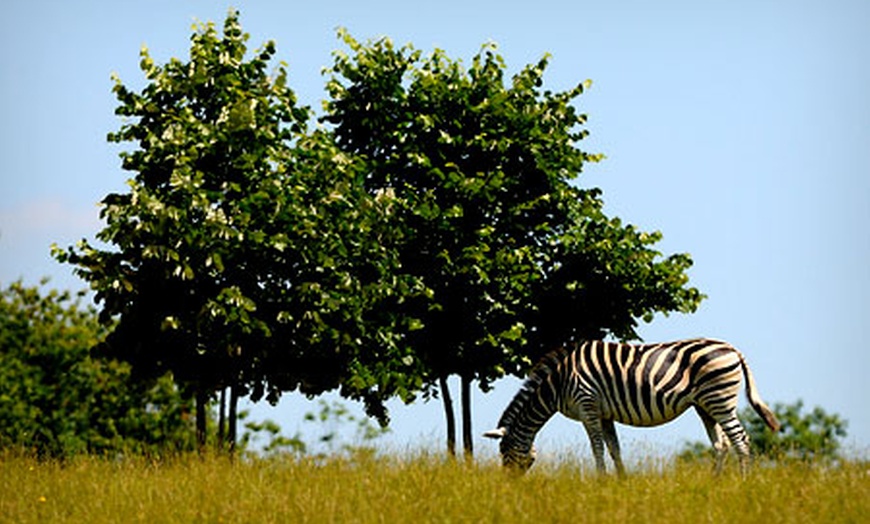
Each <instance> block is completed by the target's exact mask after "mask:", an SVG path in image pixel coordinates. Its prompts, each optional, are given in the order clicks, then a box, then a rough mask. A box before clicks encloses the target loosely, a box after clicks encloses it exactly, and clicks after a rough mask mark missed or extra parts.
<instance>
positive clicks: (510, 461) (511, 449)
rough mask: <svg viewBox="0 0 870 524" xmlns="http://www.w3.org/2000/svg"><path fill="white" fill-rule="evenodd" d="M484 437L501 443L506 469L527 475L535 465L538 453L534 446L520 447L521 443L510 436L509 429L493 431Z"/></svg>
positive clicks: (500, 450)
mask: <svg viewBox="0 0 870 524" xmlns="http://www.w3.org/2000/svg"><path fill="white" fill-rule="evenodd" d="M483 436H484V437H488V438H492V439H498V440H500V441H501V442H499V452H500V453H501V462H502V465H504V467H506V468H510V469H512V470H515V471H517V472H518V473H525V472H526V471H528V469H529V468H530V467H532V464H534V463H535V457H536V456H537V453H536V452H535V448H534V446H530V447H524V446H520V445H519V442H517V441H516V440H514V439H512V438H510V437H509V436H508V430H507V428H504V427H501V428H498V429H492V430H489V431H487V432H486V433H484V434H483ZM505 437H508V438H505Z"/></svg>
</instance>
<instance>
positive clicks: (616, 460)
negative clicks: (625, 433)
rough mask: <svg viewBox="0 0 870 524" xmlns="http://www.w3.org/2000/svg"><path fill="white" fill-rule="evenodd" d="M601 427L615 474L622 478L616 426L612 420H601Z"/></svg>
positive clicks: (623, 471)
mask: <svg viewBox="0 0 870 524" xmlns="http://www.w3.org/2000/svg"><path fill="white" fill-rule="evenodd" d="M601 429H602V430H603V431H604V442H605V444H607V450H608V451H610V458H612V459H613V465H614V466H615V467H616V474H617V475H619V476H620V477H623V478H624V477H625V466H624V465H623V464H622V454H621V453H620V451H619V437H617V435H616V427H615V426H614V425H613V421H612V420H602V421H601Z"/></svg>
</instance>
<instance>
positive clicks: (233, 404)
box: [226, 384, 239, 458]
mask: <svg viewBox="0 0 870 524" xmlns="http://www.w3.org/2000/svg"><path fill="white" fill-rule="evenodd" d="M238 408H239V388H238V387H237V386H236V385H235V384H233V385H232V386H230V416H229V427H228V428H227V448H226V449H227V450H228V451H229V452H230V458H232V457H234V456H235V453H236V428H237V422H238Z"/></svg>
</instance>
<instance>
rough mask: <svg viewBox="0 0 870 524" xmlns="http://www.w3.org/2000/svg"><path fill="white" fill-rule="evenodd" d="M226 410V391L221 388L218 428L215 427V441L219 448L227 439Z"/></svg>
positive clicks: (222, 446)
mask: <svg viewBox="0 0 870 524" xmlns="http://www.w3.org/2000/svg"><path fill="white" fill-rule="evenodd" d="M226 409H227V389H226V388H221V397H220V407H219V408H218V427H217V441H218V445H219V446H221V448H222V449H223V448H224V442H225V441H226V437H227V431H226V429H227V417H226Z"/></svg>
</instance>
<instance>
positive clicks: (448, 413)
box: [438, 376, 456, 458]
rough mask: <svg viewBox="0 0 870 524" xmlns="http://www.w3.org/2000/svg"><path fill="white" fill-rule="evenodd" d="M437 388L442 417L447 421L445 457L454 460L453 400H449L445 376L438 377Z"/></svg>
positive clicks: (454, 422) (454, 426)
mask: <svg viewBox="0 0 870 524" xmlns="http://www.w3.org/2000/svg"><path fill="white" fill-rule="evenodd" d="M438 387H439V388H441V401H442V402H444V416H445V417H446V419H447V455H448V456H450V458H456V417H455V416H454V415H453V399H452V398H450V388H449V387H448V386H447V377H446V376H442V377H438Z"/></svg>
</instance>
